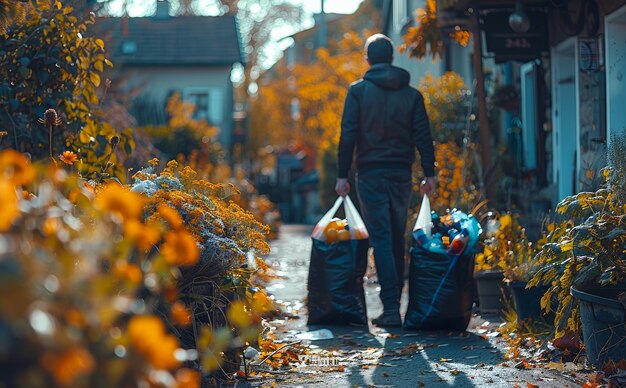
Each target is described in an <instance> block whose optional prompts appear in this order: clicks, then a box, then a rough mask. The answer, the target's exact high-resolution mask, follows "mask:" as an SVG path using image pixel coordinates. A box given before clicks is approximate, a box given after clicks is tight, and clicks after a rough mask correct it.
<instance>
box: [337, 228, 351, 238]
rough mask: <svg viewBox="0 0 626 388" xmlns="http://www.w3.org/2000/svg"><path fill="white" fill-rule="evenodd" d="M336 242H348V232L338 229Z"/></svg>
mask: <svg viewBox="0 0 626 388" xmlns="http://www.w3.org/2000/svg"><path fill="white" fill-rule="evenodd" d="M337 240H339V241H348V240H350V232H349V231H348V230H346V229H340V230H339V231H337Z"/></svg>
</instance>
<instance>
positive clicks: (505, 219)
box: [500, 214, 513, 230]
mask: <svg viewBox="0 0 626 388" xmlns="http://www.w3.org/2000/svg"><path fill="white" fill-rule="evenodd" d="M511 224H513V218H512V217H511V215H510V214H505V215H503V216H502V217H500V230H503V229H506V228H508V227H509V226H511Z"/></svg>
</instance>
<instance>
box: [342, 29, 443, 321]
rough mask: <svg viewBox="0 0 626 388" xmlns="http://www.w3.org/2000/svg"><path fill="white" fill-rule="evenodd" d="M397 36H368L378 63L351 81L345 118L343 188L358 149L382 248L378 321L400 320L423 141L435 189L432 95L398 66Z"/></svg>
mask: <svg viewBox="0 0 626 388" xmlns="http://www.w3.org/2000/svg"><path fill="white" fill-rule="evenodd" d="M393 51H394V48H393V43H392V42H391V40H390V39H389V38H388V37H386V36H385V35H382V34H376V35H373V36H371V37H370V38H368V39H367V42H366V44H365V54H366V60H367V62H368V63H369V65H370V69H369V70H368V71H367V72H366V73H365V75H364V77H363V79H361V80H359V81H357V82H355V83H353V84H352V85H351V86H350V88H349V89H348V95H347V96H346V101H345V105H344V111H343V117H342V120H341V137H340V140H339V154H338V159H339V160H338V162H339V173H338V178H337V184H336V186H335V190H336V192H337V194H338V195H341V196H345V195H348V193H349V192H350V184H349V183H348V180H347V177H348V171H349V170H350V167H351V165H352V158H353V153H354V151H355V149H356V171H357V175H356V185H357V194H358V197H359V202H360V204H361V212H362V215H363V218H364V221H365V225H366V227H367V231H368V232H369V235H370V245H371V246H372V247H373V248H374V258H375V263H376V273H377V274H378V282H379V283H380V298H381V300H382V303H383V308H384V310H383V314H382V315H381V316H379V317H378V318H375V319H373V320H372V323H374V324H375V325H378V326H400V325H401V324H402V321H401V318H400V295H401V294H402V287H403V285H404V250H405V249H404V233H405V230H406V220H407V214H408V207H409V200H410V197H411V188H412V182H411V165H412V164H413V162H414V160H415V147H417V150H418V151H419V153H420V159H421V164H422V169H423V170H424V174H425V176H426V178H425V179H424V181H423V182H422V185H421V191H422V193H423V194H429V193H431V192H432V191H434V190H435V180H434V175H435V156H434V155H435V151H434V147H433V141H432V136H431V133H430V126H429V123H428V116H427V115H426V109H425V107H424V99H423V97H422V95H421V94H420V92H418V91H417V90H416V89H415V88H413V87H411V86H409V79H410V75H409V73H408V72H406V71H405V70H403V69H401V68H398V67H395V66H393V65H392V64H391V63H392V61H393Z"/></svg>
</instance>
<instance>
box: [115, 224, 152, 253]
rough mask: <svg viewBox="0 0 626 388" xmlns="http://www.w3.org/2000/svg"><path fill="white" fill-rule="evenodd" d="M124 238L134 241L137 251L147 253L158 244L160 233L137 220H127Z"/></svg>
mask: <svg viewBox="0 0 626 388" xmlns="http://www.w3.org/2000/svg"><path fill="white" fill-rule="evenodd" d="M124 236H125V237H126V238H128V239H130V240H132V241H134V242H135V245H137V247H138V248H139V249H141V250H144V251H147V250H148V249H150V248H152V247H153V246H154V245H155V244H156V243H157V242H159V240H160V239H161V232H160V231H159V230H158V229H157V228H154V227H152V226H149V225H144V224H142V223H141V222H139V221H137V220H129V221H127V222H126V223H125V224H124Z"/></svg>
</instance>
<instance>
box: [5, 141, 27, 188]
mask: <svg viewBox="0 0 626 388" xmlns="http://www.w3.org/2000/svg"><path fill="white" fill-rule="evenodd" d="M34 178H35V171H34V170H33V167H32V166H31V164H30V160H28V158H27V157H26V156H24V154H22V153H21V152H17V151H14V150H5V151H2V152H0V179H2V180H8V181H10V182H11V183H13V184H14V185H16V186H23V185H27V184H28V183H30V182H31V181H32V180H33V179H34Z"/></svg>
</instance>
